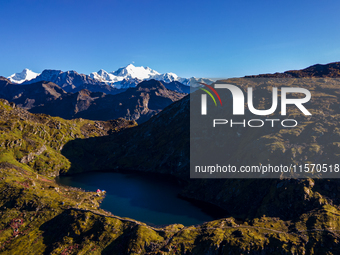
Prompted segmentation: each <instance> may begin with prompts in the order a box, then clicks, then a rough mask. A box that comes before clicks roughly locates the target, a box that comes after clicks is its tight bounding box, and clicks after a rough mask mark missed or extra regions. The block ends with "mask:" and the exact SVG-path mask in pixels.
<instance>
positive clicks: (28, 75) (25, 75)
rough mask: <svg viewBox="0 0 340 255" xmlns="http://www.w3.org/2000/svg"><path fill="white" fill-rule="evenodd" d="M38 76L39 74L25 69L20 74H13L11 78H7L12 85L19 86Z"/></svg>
mask: <svg viewBox="0 0 340 255" xmlns="http://www.w3.org/2000/svg"><path fill="white" fill-rule="evenodd" d="M38 75H39V73H35V72H33V71H31V70H29V69H27V68H25V69H24V70H23V71H22V72H21V73H14V74H12V75H11V76H8V77H7V78H8V79H9V80H10V81H11V82H13V83H17V84H21V83H23V82H25V81H30V80H32V79H34V78H36V77H37V76H38Z"/></svg>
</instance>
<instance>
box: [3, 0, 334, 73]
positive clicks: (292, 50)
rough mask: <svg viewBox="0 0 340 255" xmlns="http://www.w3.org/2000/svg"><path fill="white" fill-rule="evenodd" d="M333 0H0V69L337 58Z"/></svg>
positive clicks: (194, 66)
mask: <svg viewBox="0 0 340 255" xmlns="http://www.w3.org/2000/svg"><path fill="white" fill-rule="evenodd" d="M339 10H340V2H339V1H337V0H334V1H329V0H324V1H319V0H317V1H316V0H309V1H304V0H300V1H296V0H295V1H292V0H285V1H283V0H282V1H281V0H278V1H274V0H270V1H269V0H268V1H266V0H258V1H253V0H234V1H201V0H195V1H187V0H180V1H178V0H172V1H162V0H119V1H116V0H97V1H94V0H90V1H88V0H82V1H75V0H22V1H16V0H0V34H1V37H0V60H1V62H0V75H2V76H8V75H10V74H12V73H14V72H19V71H21V70H22V69H24V68H29V69H31V70H33V71H35V72H41V71H42V70H43V69H60V70H63V71H66V70H76V71H78V72H80V73H86V74H88V73H90V72H94V71H98V70H99V69H105V70H107V71H114V70H116V69H117V68H119V67H122V66H125V65H127V64H129V63H134V64H135V65H137V66H140V65H143V66H149V67H150V68H152V69H155V70H157V71H158V72H174V73H176V74H178V75H180V76H182V77H191V76H196V77H238V76H244V75H250V74H259V73H268V72H276V71H285V70H290V69H301V68H304V67H307V66H309V65H313V64H316V63H322V64H325V63H329V62H335V61H340V43H339V42H340V18H339Z"/></svg>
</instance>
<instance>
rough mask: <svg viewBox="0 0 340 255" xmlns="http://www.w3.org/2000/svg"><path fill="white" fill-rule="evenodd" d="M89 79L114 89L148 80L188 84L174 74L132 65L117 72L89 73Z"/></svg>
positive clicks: (100, 71)
mask: <svg viewBox="0 0 340 255" xmlns="http://www.w3.org/2000/svg"><path fill="white" fill-rule="evenodd" d="M90 77H91V78H93V79H97V80H100V81H101V82H105V83H106V84H109V85H111V86H113V87H115V88H127V87H133V86H136V85H137V82H140V81H143V80H150V79H155V80H158V81H163V82H167V83H170V82H173V81H178V82H181V83H183V84H185V85H188V84H189V80H188V79H185V78H180V77H178V76H177V75H176V74H174V73H164V74H160V73H159V72H157V71H155V70H153V69H151V68H150V67H144V66H134V65H133V64H129V65H127V66H125V67H121V68H119V69H118V70H117V71H113V72H107V71H105V70H103V69H101V70H99V71H98V72H94V73H91V74H90ZM128 80H129V81H130V82H129V83H127V82H126V81H128ZM135 83H136V84H135Z"/></svg>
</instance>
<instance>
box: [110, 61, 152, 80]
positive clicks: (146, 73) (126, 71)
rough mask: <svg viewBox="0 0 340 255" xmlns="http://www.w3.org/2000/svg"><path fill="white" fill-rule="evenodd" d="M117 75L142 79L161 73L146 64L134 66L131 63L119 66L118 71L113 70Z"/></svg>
mask: <svg viewBox="0 0 340 255" xmlns="http://www.w3.org/2000/svg"><path fill="white" fill-rule="evenodd" d="M111 73H112V74H113V75H115V76H120V77H123V78H137V79H140V80H144V79H148V78H150V77H151V76H154V75H157V74H159V73H158V72H156V71H155V70H152V69H151V68H149V67H144V66H138V67H137V66H134V65H133V64H129V65H127V66H126V67H122V68H119V69H118V70H117V71H114V72H111Z"/></svg>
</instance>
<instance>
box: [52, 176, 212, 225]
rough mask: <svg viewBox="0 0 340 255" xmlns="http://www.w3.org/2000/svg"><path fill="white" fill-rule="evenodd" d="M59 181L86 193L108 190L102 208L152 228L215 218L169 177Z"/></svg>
mask: <svg viewBox="0 0 340 255" xmlns="http://www.w3.org/2000/svg"><path fill="white" fill-rule="evenodd" d="M56 181H57V182H58V183H59V184H62V185H68V186H72V187H77V188H82V189H84V190H86V191H96V190H97V189H100V190H105V191H106V196H105V199H104V200H103V202H102V203H101V206H100V207H101V208H102V209H104V210H107V211H110V212H111V213H112V214H114V215H117V216H121V217H128V218H132V219H135V220H138V221H142V222H145V223H148V224H150V225H168V224H174V223H180V224H183V225H185V226H190V225H197V224H201V223H203V222H206V221H211V220H214V219H215V218H214V217H213V216H211V215H208V214H207V213H206V212H203V211H202V210H201V208H200V207H198V206H196V205H194V204H192V203H191V202H188V201H186V200H183V199H180V198H179V197H178V194H179V192H180V190H181V187H179V186H178V185H177V184H176V183H174V182H172V181H169V180H167V178H165V177H163V178H161V177H156V176H152V175H147V176H145V175H140V174H134V173H133V174H121V173H107V172H105V173H102V172H90V173H82V174H77V175H72V176H60V177H57V179H56ZM205 207H206V206H205Z"/></svg>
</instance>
